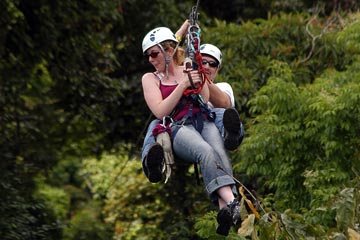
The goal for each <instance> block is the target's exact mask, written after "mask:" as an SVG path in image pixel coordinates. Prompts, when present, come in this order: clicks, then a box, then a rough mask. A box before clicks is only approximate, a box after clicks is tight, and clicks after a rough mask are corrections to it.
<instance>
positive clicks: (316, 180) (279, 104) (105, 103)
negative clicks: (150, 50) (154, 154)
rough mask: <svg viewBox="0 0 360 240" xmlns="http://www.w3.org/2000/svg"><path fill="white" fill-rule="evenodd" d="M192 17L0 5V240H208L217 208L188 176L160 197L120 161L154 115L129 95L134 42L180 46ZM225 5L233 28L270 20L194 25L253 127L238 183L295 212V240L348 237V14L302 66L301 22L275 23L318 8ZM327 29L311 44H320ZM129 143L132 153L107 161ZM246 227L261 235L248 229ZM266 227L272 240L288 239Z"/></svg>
mask: <svg viewBox="0 0 360 240" xmlns="http://www.w3.org/2000/svg"><path fill="white" fill-rule="evenodd" d="M215 2H216V1H215ZM215 2H214V3H206V4H208V6H209V8H208V9H207V13H209V11H210V10H211V7H210V6H211V4H218V3H215ZM320 2H323V1H320ZM346 2H347V3H348V4H347V9H352V5H351V4H350V2H349V1H346ZM194 3H195V2H194V1H183V2H181V3H179V2H176V1H172V0H171V1H164V0H157V1H152V3H151V4H149V2H148V1H145V0H137V1H132V0H128V1H100V2H99V1H94V0H85V1H68V0H67V1H66V0H65V1H57V2H56V1H55V2H54V1H23V0H3V1H0V9H1V15H0V29H1V31H0V93H1V94H0V134H1V140H0V150H1V151H0V157H1V161H0V167H1V168H0V173H1V174H0V192H1V197H0V235H1V237H2V239H35V238H36V239H61V238H63V239H109V238H111V236H112V235H114V236H115V237H116V238H119V239H120V238H121V239H140V238H143V239H162V238H163V239H189V238H193V239H197V238H198V236H204V237H205V236H208V237H209V238H211V237H213V238H214V239H215V238H216V237H218V236H217V235H215V234H214V231H212V230H211V229H214V227H215V225H214V224H215V222H214V219H213V218H214V214H215V212H210V213H209V214H204V213H205V212H208V211H209V209H211V206H209V201H208V199H207V198H206V196H205V195H204V194H203V192H202V190H201V187H194V186H193V185H194V184H193V182H194V176H193V175H192V174H191V172H190V171H188V166H186V167H184V168H183V169H181V170H182V171H178V172H176V174H175V176H174V178H173V179H172V180H171V182H170V183H168V184H166V185H161V184H159V185H151V184H148V183H147V180H146V179H145V178H144V176H143V174H142V173H141V170H140V169H141V167H140V163H139V162H137V161H134V159H133V158H129V157H128V154H129V153H130V154H131V153H133V151H134V149H136V148H138V146H139V143H140V141H141V140H142V135H143V134H142V132H141V131H142V129H144V127H145V126H144V125H146V124H144V123H146V119H148V115H149V110H148V109H147V107H146V105H145V104H143V102H144V101H143V97H142V92H141V88H140V87H139V79H140V76H141V74H143V73H144V72H145V71H147V70H150V69H152V68H151V66H150V65H146V62H145V60H144V59H143V57H142V54H141V50H140V46H141V40H142V37H143V36H144V34H145V33H146V32H147V31H148V30H149V29H151V28H153V27H156V26H159V25H165V26H169V27H170V28H171V29H173V30H176V29H177V28H178V26H180V24H181V23H182V22H183V20H184V19H185V18H187V17H188V13H189V10H190V9H191V6H192V5H193V4H194ZM233 3H234V5H232V6H231V7H229V5H228V3H225V2H224V3H221V5H223V6H224V7H225V9H226V10H229V9H231V12H232V13H234V12H236V14H240V15H241V16H239V15H238V16H236V21H237V22H238V23H239V22H241V20H242V19H246V17H245V15H247V16H248V18H247V19H249V16H250V18H253V17H254V16H263V17H264V16H265V14H267V13H269V15H268V18H269V19H267V20H265V19H256V20H253V21H243V22H241V24H240V25H239V24H235V23H228V22H224V21H221V20H217V19H210V18H208V17H207V15H206V13H205V12H201V16H200V24H201V27H202V32H203V35H202V42H210V43H213V44H216V45H218V46H219V47H220V48H221V49H222V50H223V54H224V64H223V69H222V72H221V73H222V74H221V75H220V76H219V79H218V81H223V80H225V81H228V82H230V83H231V84H232V85H233V87H234V90H235V94H236V99H237V107H238V109H239V110H241V112H242V117H243V119H244V122H245V123H246V127H247V138H246V139H245V142H244V145H243V147H242V148H241V151H240V153H235V154H233V156H234V164H235V165H236V167H237V168H236V170H237V171H243V172H246V173H247V174H248V176H244V178H249V179H250V178H252V177H254V179H251V180H252V183H253V186H254V187H257V186H260V187H259V188H258V190H259V192H260V193H262V194H263V195H264V196H265V198H264V199H263V200H264V203H266V207H267V209H271V208H275V209H276V210H277V211H278V212H280V211H285V210H286V209H288V208H293V209H294V211H295V210H297V211H302V212H301V213H302V214H303V216H304V219H305V220H306V222H303V221H300V220H299V218H297V217H294V216H291V218H290V219H291V221H290V220H288V219H289V218H286V221H285V220H283V221H284V222H286V223H287V224H288V225H289V226H290V230H289V231H290V232H291V234H292V235H293V236H300V237H303V236H305V235H304V234H303V232H300V233H297V232H296V231H295V230H293V229H294V228H295V227H296V226H298V227H299V229H304V228H307V229H308V228H309V226H308V224H313V225H314V226H315V227H314V228H316V229H315V230H314V231H315V232H316V234H318V236H321V235H320V234H319V233H325V232H326V234H327V236H329V238H334V239H335V238H345V237H350V236H358V232H359V229H358V227H357V226H358V220H357V219H359V215H358V213H359V209H358V205H359V204H358V202H359V201H358V195H359V194H358V190H356V189H358V188H357V187H354V186H358V183H354V184H353V186H352V185H351V183H350V182H349V181H350V180H351V179H353V178H355V176H358V175H359V174H358V172H359V170H358V166H359V152H358V150H357V148H358V145H359V141H358V140H357V133H358V130H359V129H358V127H357V123H358V122H359V114H358V113H359V112H358V108H357V106H358V104H359V98H360V97H359V96H360V95H359V87H358V85H359V84H358V80H359V78H360V77H359V74H358V73H359V66H358V65H359V56H358V55H359V44H358V43H359V34H358V33H359V23H358V14H349V15H348V16H347V17H346V18H344V19H339V18H338V19H336V21H334V22H332V25H331V26H330V28H329V29H328V30H329V31H327V32H325V34H324V35H323V36H322V37H321V38H318V39H317V41H316V45H315V48H314V51H313V52H311V51H312V50H311V47H312V45H311V44H312V40H313V39H311V38H310V37H309V34H308V33H307V32H306V27H305V26H306V24H307V23H308V22H309V20H310V18H311V16H310V15H309V14H307V13H296V14H295V13H290V14H284V13H281V14H277V13H274V12H275V11H276V9H281V10H284V11H291V9H307V8H309V7H310V6H312V4H313V2H312V1H291V2H286V3H283V2H280V1H269V2H266V3H265V2H261V3H260V2H259V1H252V2H251V3H250V2H247V3H246V6H248V7H249V6H250V7H251V8H242V7H240V8H242V9H244V10H243V12H242V11H238V10H239V6H242V5H241V3H240V2H238V1H237V2H236V3H235V2H233ZM202 4H204V3H202ZM235 4H236V6H235ZM349 4H350V5H349ZM328 6H331V3H330V5H327V9H329V7H328ZM267 7H269V8H267ZM144 9H146V11H144ZM204 9H205V8H204ZM209 9H210V10H209ZM213 9H216V10H217V11H218V10H219V8H213ZM259 9H264V10H263V11H259ZM201 10H202V9H201V8H200V11H201ZM228 12H229V11H228ZM243 13H244V14H243ZM245 13H246V14H245ZM254 13H258V14H260V15H254ZM270 13H271V14H270ZM230 14H231V13H229V16H230ZM243 16H244V18H243ZM324 16H325V17H326V16H327V15H326V12H325V15H324ZM339 16H345V15H344V14H343V15H339ZM325 17H324V18H323V17H322V18H320V17H319V19H318V20H317V21H315V22H313V24H311V25H310V26H309V29H310V31H311V32H312V33H314V34H318V33H320V32H321V31H322V30H323V29H324V26H325V24H326V19H325ZM330 30H331V31H330ZM309 53H312V55H311V58H309V59H307V60H306V57H307V56H308V55H309ZM304 60H306V61H304ZM308 84H309V85H308ZM310 84H311V85H310ZM259 90H260V91H259ZM258 91H259V93H257V92H258ZM249 102H250V104H251V105H248V103H249ZM249 117H251V118H249ZM124 142H131V143H135V144H134V145H131V146H130V149H129V146H126V150H124V149H122V150H120V154H119V153H118V152H117V151H114V152H111V153H110V154H105V155H104V154H102V152H104V151H105V152H107V150H112V149H118V148H120V149H121V146H124V145H123V143H124ZM83 159H86V160H85V161H84V162H83ZM107 164H109V165H107ZM125 166H126V167H125ZM82 168H84V169H85V170H82V171H81V174H79V170H80V169H82ZM134 173H135V174H134ZM144 182H146V184H144ZM184 183H185V184H184ZM89 190H90V191H89ZM89 192H90V193H89ZM269 192H270V194H268V193H269ZM278 212H276V213H277V215H276V214H275V216H276V218H277V219H282V218H281V214H279V213H278ZM283 214H285V215H286V216H288V215H289V214H288V212H286V213H283ZM202 217H204V218H203V220H202ZM198 218H199V219H200V222H199V223H198V221H197V220H196V219H198ZM104 219H106V221H105V220H104ZM284 219H285V218H284ZM294 219H295V220H296V221H298V222H301V225H296V224H295V225H294V223H293V221H295V220H294ZM279 221H280V220H279ZM195 222H196V227H195V229H194V228H193V225H194V224H195ZM247 223H248V224H249V225H248V226H249V228H248V229H251V228H250V227H254V229H255V230H256V231H259V232H260V231H265V230H264V229H262V228H261V226H259V225H258V222H257V220H255V221H254V223H253V222H252V221H250V220H249V221H248V222H247ZM252 223H253V224H252ZM63 224H70V225H66V226H68V227H65V226H64V225H63ZM270 225H271V224H270ZM202 226H203V227H204V228H203V227H202ZM272 226H273V228H271V227H270V228H268V229H269V231H268V234H269V236H280V237H283V238H286V237H289V236H291V235H289V234H288V233H286V232H284V231H283V230H282V229H281V230H279V229H277V228H276V227H278V226H279V224H277V223H276V224H275V225H272ZM294 226H295V227H294ZM304 226H305V227H304ZM318 226H319V227H318ZM347 227H348V228H347ZM255 230H254V231H253V233H254V235H252V237H255V235H256V232H255ZM320 230H321V231H320ZM113 232H115V233H114V234H113ZM271 234H272V235H271ZM294 234H295V235H294ZM296 234H298V235H296ZM316 234H315V233H314V234H313V235H314V236H315V235H316ZM313 235H311V236H313ZM229 238H234V239H238V238H239V236H238V235H236V233H235V232H232V233H231V236H229Z"/></svg>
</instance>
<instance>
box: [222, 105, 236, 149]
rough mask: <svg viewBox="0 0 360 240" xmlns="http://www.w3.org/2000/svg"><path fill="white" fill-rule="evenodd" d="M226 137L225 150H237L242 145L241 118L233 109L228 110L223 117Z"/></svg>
mask: <svg viewBox="0 0 360 240" xmlns="http://www.w3.org/2000/svg"><path fill="white" fill-rule="evenodd" d="M223 124H224V129H225V130H226V133H227V134H226V137H225V139H224V145H225V148H226V149H228V150H235V149H236V148H237V147H238V146H239V145H240V140H239V139H240V116H239V114H238V113H237V111H236V110H235V109H233V108H228V109H226V110H225V112H224V116H223Z"/></svg>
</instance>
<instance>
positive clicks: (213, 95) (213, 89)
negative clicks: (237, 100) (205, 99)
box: [207, 84, 231, 108]
mask: <svg viewBox="0 0 360 240" xmlns="http://www.w3.org/2000/svg"><path fill="white" fill-rule="evenodd" d="M207 85H208V86H209V91H210V98H209V101H210V102H211V103H212V105H213V106H214V107H216V108H229V107H231V100H230V97H229V95H227V94H226V93H224V92H223V91H221V90H220V88H219V87H218V86H216V85H215V84H207Z"/></svg>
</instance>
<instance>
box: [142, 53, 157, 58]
mask: <svg viewBox="0 0 360 240" xmlns="http://www.w3.org/2000/svg"><path fill="white" fill-rule="evenodd" d="M159 53H160V52H151V53H147V52H146V53H144V56H145V57H146V58H149V57H152V58H156V57H157V56H158V55H159Z"/></svg>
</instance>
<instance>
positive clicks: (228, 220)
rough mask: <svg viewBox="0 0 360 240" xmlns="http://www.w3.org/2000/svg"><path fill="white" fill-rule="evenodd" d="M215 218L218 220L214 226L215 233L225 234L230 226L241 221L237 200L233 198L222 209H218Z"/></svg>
mask: <svg viewBox="0 0 360 240" xmlns="http://www.w3.org/2000/svg"><path fill="white" fill-rule="evenodd" d="M216 220H217V222H218V224H219V225H218V227H217V228H216V233H218V234H220V235H223V236H227V235H229V231H230V228H231V226H232V225H233V224H234V225H237V224H238V223H240V222H241V216H240V203H239V201H238V200H236V199H235V200H234V201H232V202H231V203H229V204H228V205H226V206H225V207H223V208H222V209H220V211H219V213H218V215H217V217H216Z"/></svg>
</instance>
